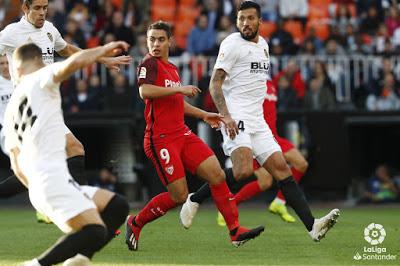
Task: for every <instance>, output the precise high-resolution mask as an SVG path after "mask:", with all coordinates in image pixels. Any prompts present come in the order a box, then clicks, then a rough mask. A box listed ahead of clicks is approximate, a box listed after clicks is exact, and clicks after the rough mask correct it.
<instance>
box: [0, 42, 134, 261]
mask: <svg viewBox="0 0 400 266" xmlns="http://www.w3.org/2000/svg"><path fill="white" fill-rule="evenodd" d="M127 48H128V44H127V43H125V42H113V43H110V44H107V45H105V46H101V47H98V48H93V49H89V50H84V51H81V52H78V53H77V54H75V55H73V56H71V57H70V58H68V59H67V60H66V61H64V62H60V63H55V64H50V65H48V66H46V65H45V64H44V62H43V59H42V50H41V48H39V47H38V46H37V45H35V44H33V43H30V44H25V45H22V46H20V47H18V48H17V49H16V50H15V52H14V54H13V67H14V69H15V71H14V78H15V79H16V80H18V81H17V83H18V85H17V86H16V88H15V91H14V93H13V95H12V97H11V99H10V102H9V104H8V106H7V109H6V113H5V118H4V131H5V149H6V152H7V153H8V154H9V155H10V161H11V166H12V169H13V171H14V173H15V175H16V176H17V177H18V178H19V179H20V181H21V182H22V183H23V184H24V185H25V186H27V187H28V190H29V198H30V201H31V203H32V205H33V206H34V207H35V208H36V209H37V210H38V211H40V212H42V213H44V214H45V215H47V216H48V217H50V219H51V220H52V221H53V222H54V223H55V224H56V225H57V226H58V227H59V228H60V230H62V231H63V232H64V233H66V234H67V235H65V236H63V237H61V238H60V239H59V240H58V241H57V242H56V243H55V244H54V246H52V247H51V248H50V249H48V250H47V251H45V252H44V253H43V254H42V255H40V256H39V257H37V258H35V259H33V260H31V261H28V262H26V263H24V264H23V265H26V266H48V265H55V264H57V263H60V262H63V261H65V263H64V265H91V264H90V259H91V258H92V256H93V255H94V253H95V252H97V251H99V250H100V249H101V248H102V247H103V246H105V245H106V244H107V243H108V242H109V241H110V240H111V239H112V238H113V237H114V232H115V230H116V229H118V228H119V227H120V226H121V224H122V223H123V222H124V220H125V217H126V215H127V214H128V211H129V206H128V203H127V202H126V200H125V199H123V198H122V197H120V196H118V195H115V194H114V193H112V192H109V191H106V190H102V189H98V188H95V187H90V186H80V185H79V184H77V183H76V182H75V181H74V180H73V179H72V176H71V175H70V173H69V171H68V167H67V163H66V151H65V142H66V137H65V132H64V127H65V126H64V119H63V114H62V110H61V94H60V90H59V89H60V82H62V81H63V80H65V79H67V78H68V77H69V76H70V75H71V74H73V73H74V72H75V71H77V70H78V69H82V68H84V67H86V66H88V65H90V64H92V63H93V62H94V61H95V60H96V59H98V58H100V57H102V56H113V55H115V54H116V53H120V52H121V51H126V50H127Z"/></svg>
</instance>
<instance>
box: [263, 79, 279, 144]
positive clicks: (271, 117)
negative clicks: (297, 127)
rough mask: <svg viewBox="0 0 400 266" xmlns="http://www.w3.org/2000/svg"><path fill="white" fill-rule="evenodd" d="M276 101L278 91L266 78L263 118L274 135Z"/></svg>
mask: <svg viewBox="0 0 400 266" xmlns="http://www.w3.org/2000/svg"><path fill="white" fill-rule="evenodd" d="M277 101H278V93H277V91H276V88H275V86H274V84H273V83H272V82H271V81H270V80H268V81H267V95H266V96H265V100H264V103H263V108H264V119H265V121H266V122H267V124H268V126H269V128H270V129H271V131H272V134H273V135H274V136H277V135H278V131H277V129H276V103H277Z"/></svg>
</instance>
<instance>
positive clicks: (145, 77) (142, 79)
mask: <svg viewBox="0 0 400 266" xmlns="http://www.w3.org/2000/svg"><path fill="white" fill-rule="evenodd" d="M157 72H158V66H157V60H156V59H154V58H148V59H146V60H144V61H143V62H142V63H141V64H140V65H139V67H138V70H137V77H138V79H137V80H138V81H137V84H138V86H139V87H140V86H141V85H142V84H151V85H154V84H155V82H156V80H157Z"/></svg>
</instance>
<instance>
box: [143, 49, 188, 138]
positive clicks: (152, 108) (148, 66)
mask: <svg viewBox="0 0 400 266" xmlns="http://www.w3.org/2000/svg"><path fill="white" fill-rule="evenodd" d="M142 84H150V85H155V86H160V87H177V86H181V80H180V77H179V74H178V68H177V67H176V66H175V65H173V64H172V63H170V62H164V61H162V60H161V59H158V58H156V57H154V56H152V55H150V54H147V55H146V56H145V57H144V59H143V61H142V63H141V64H140V65H139V67H138V86H139V87H140V86H141V85H142ZM145 105H146V107H145V110H144V117H145V120H146V131H145V136H146V137H155V138H159V137H161V138H164V137H167V136H168V137H169V136H171V135H172V136H176V135H178V134H180V133H181V132H183V133H185V132H187V131H188V130H189V129H188V127H187V126H186V125H185V120H184V96H183V94H180V93H177V94H174V95H170V96H165V97H162V98H157V99H145Z"/></svg>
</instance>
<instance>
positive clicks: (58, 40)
mask: <svg viewBox="0 0 400 266" xmlns="http://www.w3.org/2000/svg"><path fill="white" fill-rule="evenodd" d="M52 27H53V31H54V50H55V51H56V52H59V51H61V50H63V49H64V48H65V47H66V46H67V42H66V41H65V40H64V39H63V38H62V36H61V33H60V32H59V31H58V29H57V28H56V27H54V26H53V25H52Z"/></svg>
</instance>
